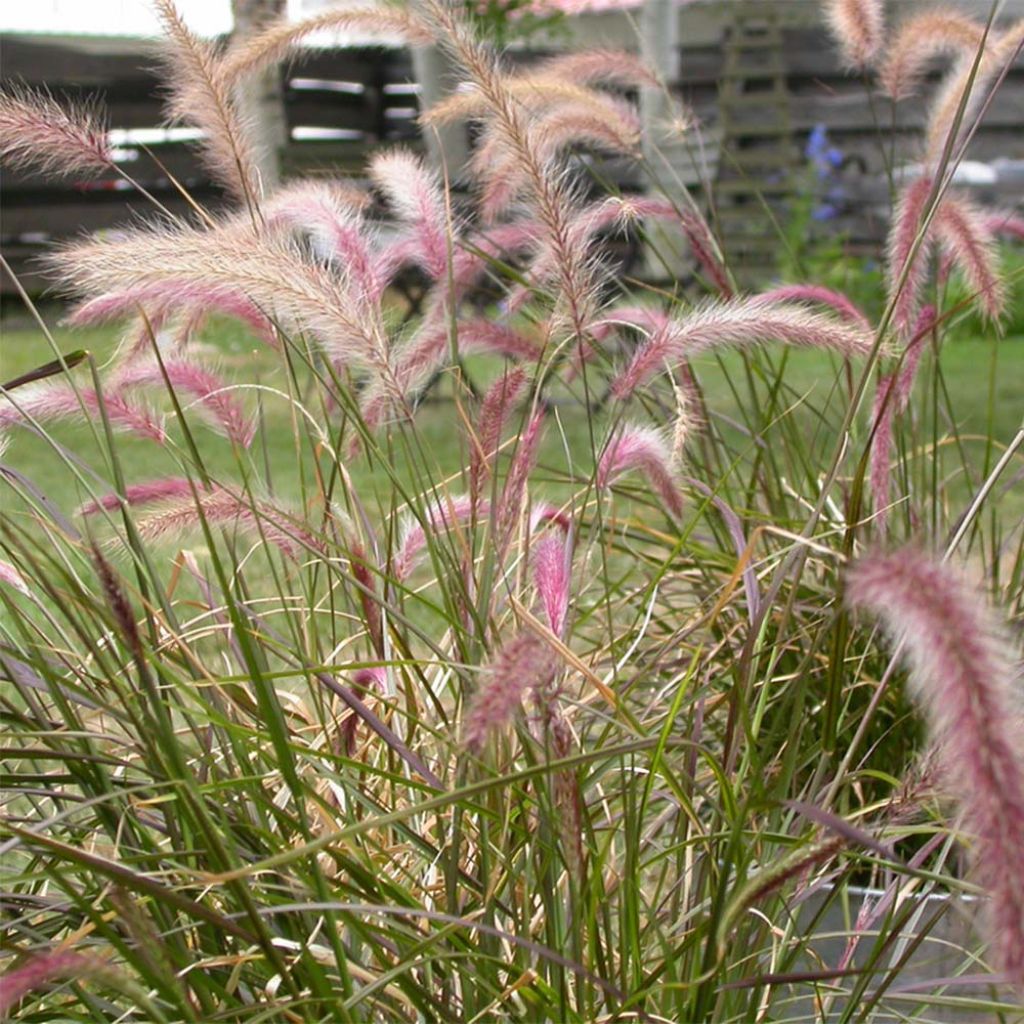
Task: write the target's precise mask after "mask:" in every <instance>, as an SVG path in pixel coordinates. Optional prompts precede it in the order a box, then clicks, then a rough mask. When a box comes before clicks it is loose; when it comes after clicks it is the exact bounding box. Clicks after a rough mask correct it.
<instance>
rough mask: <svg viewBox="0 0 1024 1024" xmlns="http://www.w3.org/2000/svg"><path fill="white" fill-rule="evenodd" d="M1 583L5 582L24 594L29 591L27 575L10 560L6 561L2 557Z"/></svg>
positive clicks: (0, 566) (0, 559)
mask: <svg viewBox="0 0 1024 1024" xmlns="http://www.w3.org/2000/svg"><path fill="white" fill-rule="evenodd" d="M0 583H5V584H6V585H7V586H9V587H13V588H14V589H15V590H18V591H20V592H21V593H23V594H26V595H27V594H28V593H29V589H28V584H27V583H26V582H25V577H24V576H22V575H21V573H20V572H18V570H17V569H15V567H14V566H13V565H11V563H10V562H5V561H4V560H3V559H2V558H0Z"/></svg>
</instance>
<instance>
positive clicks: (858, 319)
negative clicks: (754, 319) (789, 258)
mask: <svg viewBox="0 0 1024 1024" xmlns="http://www.w3.org/2000/svg"><path fill="white" fill-rule="evenodd" d="M758 299H760V300H761V301H763V302H814V303H818V304H820V305H823V306H828V307H830V308H831V309H832V310H834V311H835V312H836V313H838V314H839V315H840V316H841V317H842V318H843V319H844V320H846V321H848V322H849V323H851V324H856V325H857V326H858V327H861V328H863V329H864V330H865V331H870V330H871V321H870V320H868V318H867V317H866V316H865V315H864V314H863V313H862V312H861V311H860V310H859V309H858V308H857V306H856V305H855V304H854V303H853V302H852V301H851V300H850V299H849V298H848V297H847V296H846V295H844V294H843V293H842V292H837V291H835V290H834V289H832V288H825V287H823V286H822V285H817V284H784V285H780V286H779V287H778V288H772V289H771V290H770V291H767V292H761V294H760V295H758Z"/></svg>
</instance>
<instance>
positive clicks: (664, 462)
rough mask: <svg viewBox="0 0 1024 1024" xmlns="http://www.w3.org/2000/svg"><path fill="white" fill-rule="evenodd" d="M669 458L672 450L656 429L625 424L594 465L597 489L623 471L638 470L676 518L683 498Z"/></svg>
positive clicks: (606, 484) (678, 515) (603, 487)
mask: <svg viewBox="0 0 1024 1024" xmlns="http://www.w3.org/2000/svg"><path fill="white" fill-rule="evenodd" d="M672 461H673V460H672V452H671V449H670V448H669V446H668V445H667V444H666V443H665V439H664V438H663V437H662V435H661V433H660V432H659V431H657V430H654V429H652V428H650V427H638V426H631V425H627V426H625V427H624V428H623V429H622V430H620V431H619V432H618V433H617V434H616V436H615V437H614V438H613V439H612V441H611V442H610V443H609V445H608V447H607V448H605V450H604V453H603V454H602V455H601V460H600V462H599V463H598V466H597V476H596V486H597V489H598V490H602V491H603V490H604V489H605V488H607V487H609V486H610V485H611V483H612V482H613V481H614V480H615V479H616V478H617V477H619V476H621V475H622V474H623V473H627V472H629V471H630V470H640V471H641V472H642V473H643V476H644V479H645V480H646V482H647V484H648V486H649V487H650V489H651V490H652V491H653V492H654V493H655V494H656V495H657V496H658V497H659V498H660V499H661V501H662V503H663V504H664V506H665V509H666V511H667V512H669V514H670V515H672V516H674V517H675V518H676V519H679V518H680V517H681V516H682V514H683V498H682V495H681V494H680V492H679V486H678V484H677V483H676V481H675V478H674V474H673V471H672Z"/></svg>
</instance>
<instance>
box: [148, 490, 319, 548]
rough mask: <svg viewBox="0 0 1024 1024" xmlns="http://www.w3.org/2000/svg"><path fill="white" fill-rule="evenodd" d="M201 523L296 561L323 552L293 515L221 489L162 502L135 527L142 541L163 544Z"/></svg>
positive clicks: (297, 517) (317, 540)
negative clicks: (267, 546) (269, 546)
mask: <svg viewBox="0 0 1024 1024" xmlns="http://www.w3.org/2000/svg"><path fill="white" fill-rule="evenodd" d="M204 520H205V521H206V523H208V524H209V525H210V526H216V527H223V528H227V529H233V530H237V531H238V532H239V533H241V534H244V535H246V536H248V537H249V538H250V539H252V540H254V541H256V542H260V541H262V540H263V539H265V540H266V541H268V542H269V543H271V544H273V545H274V546H275V547H277V548H278V549H279V550H280V551H281V552H282V554H284V555H286V556H287V557H289V558H292V559H298V558H300V557H301V556H302V554H303V552H304V551H313V552H321V553H322V552H323V551H324V544H323V541H322V540H320V539H319V538H317V537H315V536H314V535H313V534H312V533H311V532H310V531H309V530H308V529H307V528H306V527H305V526H303V525H301V523H302V519H301V518H300V517H299V516H298V515H297V514H295V513H292V512H289V511H288V510H286V509H284V508H281V507H279V506H277V505H275V504H273V503H272V502H269V501H264V500H259V501H255V502H254V501H250V500H249V499H248V498H247V497H239V496H236V495H234V494H232V493H230V492H229V491H227V490H225V489H224V488H222V487H214V488H213V489H212V490H211V491H209V492H206V493H200V494H199V497H198V500H196V498H195V497H194V496H192V495H189V497H188V498H187V499H183V500H177V501H175V500H172V501H167V502H163V503H161V504H160V506H159V507H158V508H156V509H154V510H153V511H152V512H150V513H149V514H148V515H146V516H144V517H140V518H139V519H137V520H136V522H135V526H136V529H137V530H138V533H139V536H140V537H141V538H142V539H143V540H147V541H154V542H156V543H166V542H168V541H172V540H177V539H178V538H180V537H181V536H183V535H187V534H190V533H193V532H194V531H196V530H198V529H200V528H201V525H202V523H203V521H204Z"/></svg>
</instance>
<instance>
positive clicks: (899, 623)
mask: <svg viewBox="0 0 1024 1024" xmlns="http://www.w3.org/2000/svg"><path fill="white" fill-rule="evenodd" d="M847 598H848V600H849V602H850V603H851V604H852V605H853V606H854V607H857V608H864V609H866V610H869V611H871V612H872V613H874V614H876V615H878V616H879V617H881V619H882V621H883V623H884V624H885V626H886V628H887V630H888V631H889V633H890V634H891V635H892V638H893V640H894V642H896V643H898V644H900V645H901V646H902V647H903V649H904V650H905V651H906V654H907V658H908V660H909V662H910V685H911V687H912V689H913V691H914V694H915V696H916V697H917V699H918V701H919V702H920V704H921V705H922V707H923V709H924V712H925V714H926V716H927V718H928V720H929V723H930V725H931V729H932V733H933V735H934V736H935V738H936V739H937V740H938V743H939V756H940V758H941V759H942V761H943V763H944V767H945V778H946V780H947V783H948V785H949V786H951V787H952V788H953V789H954V790H955V792H956V794H957V796H958V797H959V799H960V804H961V813H962V816H963V821H964V824H965V826H966V828H967V830H968V831H969V832H970V833H972V834H973V836H974V858H973V859H974V864H975V871H976V876H977V879H978V881H979V882H980V884H981V886H982V887H983V888H984V889H985V890H986V891H987V892H988V894H989V896H990V897H991V900H990V906H989V908H988V916H989V922H990V927H991V953H992V958H993V960H994V961H995V963H996V966H997V968H998V969H1001V970H1003V971H1005V972H1006V973H1007V974H1008V975H1009V977H1010V979H1011V980H1012V981H1013V983H1014V984H1015V985H1016V986H1017V987H1018V989H1020V990H1024V761H1022V756H1021V752H1020V749H1019V745H1018V743H1017V729H1018V722H1019V708H1018V705H1017V700H1016V698H1015V695H1014V688H1013V687H1014V680H1015V678H1016V676H1017V672H1018V666H1017V665H1015V663H1014V658H1013V656H1012V653H1011V649H1010V646H1009V643H1008V642H1007V640H1006V639H1005V637H1004V635H1003V631H1002V629H1001V626H1000V624H999V623H998V622H997V621H996V619H995V617H994V615H993V614H992V612H991V611H990V610H989V609H987V608H986V607H985V605H984V603H983V601H982V599H981V597H980V595H979V594H977V593H976V592H975V591H974V589H973V588H972V587H970V586H969V585H968V584H967V583H966V582H964V581H963V580H962V579H960V578H959V576H958V575H957V574H956V573H955V572H953V571H952V570H951V569H950V568H949V567H948V566H945V565H943V564H941V563H938V562H936V561H933V560H932V558H931V557H929V556H928V555H926V554H924V553H922V552H921V551H918V550H915V549H912V548H909V549H908V548H905V549H903V550H900V551H896V552H894V553H892V554H887V555H875V556H873V557H869V558H865V559H862V560H861V561H860V562H859V563H858V564H857V565H856V566H854V568H853V569H852V570H851V571H850V573H849V576H848V578H847Z"/></svg>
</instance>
